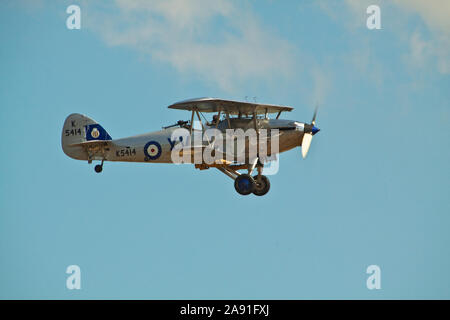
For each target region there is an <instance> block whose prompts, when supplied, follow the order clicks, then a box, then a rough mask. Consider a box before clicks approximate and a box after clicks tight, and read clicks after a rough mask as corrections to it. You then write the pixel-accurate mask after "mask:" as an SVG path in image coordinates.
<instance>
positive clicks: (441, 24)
mask: <svg viewBox="0 0 450 320" xmlns="http://www.w3.org/2000/svg"><path fill="white" fill-rule="evenodd" d="M379 2H380V4H379V5H380V7H381V16H382V18H381V21H382V27H383V25H388V26H389V27H390V28H395V30H393V31H395V32H396V33H397V34H398V35H399V36H400V37H403V36H406V38H407V39H408V42H409V49H410V52H409V56H408V57H407V62H408V63H409V64H410V65H414V66H416V67H429V66H430V65H434V69H435V70H437V71H438V72H440V73H443V74H450V1H448V0H433V1H424V0H393V1H379ZM345 3H346V5H347V7H348V8H350V10H351V12H352V15H353V16H354V17H355V18H354V21H357V22H358V25H359V26H361V18H362V17H365V16H364V13H365V8H367V6H368V5H369V4H372V3H373V1H371V0H346V1H345ZM393 10H395V13H394V14H392V11H393ZM388 11H389V12H388ZM386 13H387V14H389V18H390V19H393V18H395V17H397V19H398V21H401V23H399V22H398V21H386V20H383V18H384V17H385V16H386V15H385V14H386ZM414 17H419V18H420V19H421V20H422V21H423V23H424V25H425V26H426V30H420V29H414V30H408V29H407V28H406V27H405V23H407V20H408V19H410V18H414ZM389 27H388V29H387V30H388V31H392V29H389ZM383 28H384V27H383Z"/></svg>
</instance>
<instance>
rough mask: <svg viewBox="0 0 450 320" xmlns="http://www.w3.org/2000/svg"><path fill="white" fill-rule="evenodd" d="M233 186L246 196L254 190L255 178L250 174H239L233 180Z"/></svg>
mask: <svg viewBox="0 0 450 320" xmlns="http://www.w3.org/2000/svg"><path fill="white" fill-rule="evenodd" d="M234 188H235V189H236V191H237V192H238V193H239V194H242V195H243V196H246V195H248V194H250V193H252V192H253V191H254V190H255V180H253V178H252V176H251V175H248V174H241V175H239V176H238V177H237V178H236V179H235V180H234Z"/></svg>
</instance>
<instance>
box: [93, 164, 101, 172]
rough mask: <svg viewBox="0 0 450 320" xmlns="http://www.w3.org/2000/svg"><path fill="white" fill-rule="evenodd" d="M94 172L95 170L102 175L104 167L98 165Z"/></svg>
mask: <svg viewBox="0 0 450 320" xmlns="http://www.w3.org/2000/svg"><path fill="white" fill-rule="evenodd" d="M94 170H95V172H97V173H100V172H102V170H103V166H102V165H100V164H98V165H96V166H95V168H94Z"/></svg>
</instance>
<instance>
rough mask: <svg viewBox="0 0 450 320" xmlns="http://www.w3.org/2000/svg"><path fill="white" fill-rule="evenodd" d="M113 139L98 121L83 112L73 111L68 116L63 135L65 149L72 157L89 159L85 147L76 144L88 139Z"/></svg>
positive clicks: (62, 142) (62, 141) (62, 140)
mask: <svg viewBox="0 0 450 320" xmlns="http://www.w3.org/2000/svg"><path fill="white" fill-rule="evenodd" d="M107 140H112V139H111V136H110V135H109V134H108V132H106V130H105V129H103V127H102V126H101V125H100V124H98V123H97V122H96V121H94V120H92V119H91V118H89V117H86V116H84V115H82V114H78V113H73V114H71V115H70V116H68V117H67V118H66V121H65V122H64V127H63V130H62V135H61V144H62V148H63V151H64V153H65V154H66V155H68V156H69V157H71V158H74V159H78V160H87V158H88V156H87V153H86V151H85V150H84V148H83V147H80V146H74V145H76V144H79V143H83V142H87V141H107Z"/></svg>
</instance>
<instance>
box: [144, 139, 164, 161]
mask: <svg viewBox="0 0 450 320" xmlns="http://www.w3.org/2000/svg"><path fill="white" fill-rule="evenodd" d="M161 151H162V150H161V145H160V144H159V143H158V142H156V141H149V142H147V144H146V145H145V147H144V154H145V156H146V157H147V158H148V159H150V160H156V159H158V158H159V156H160V155H161Z"/></svg>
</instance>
